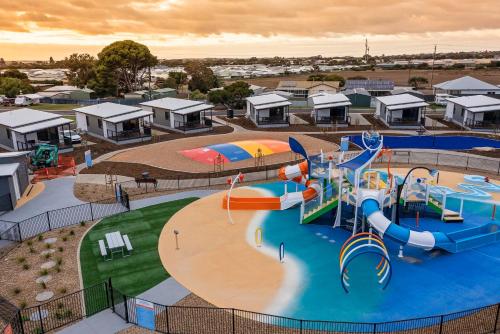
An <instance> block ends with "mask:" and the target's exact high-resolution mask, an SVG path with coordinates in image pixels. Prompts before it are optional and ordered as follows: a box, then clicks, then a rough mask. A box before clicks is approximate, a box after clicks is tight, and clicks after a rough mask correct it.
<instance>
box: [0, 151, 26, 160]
mask: <svg viewBox="0 0 500 334" xmlns="http://www.w3.org/2000/svg"><path fill="white" fill-rule="evenodd" d="M28 154H30V152H29V151H16V152H3V153H0V159H2V158H12V157H20V156H22V155H28Z"/></svg>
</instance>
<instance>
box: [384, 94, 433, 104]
mask: <svg viewBox="0 0 500 334" xmlns="http://www.w3.org/2000/svg"><path fill="white" fill-rule="evenodd" d="M377 100H379V101H380V102H382V103H383V104H385V105H386V106H394V105H402V104H410V103H424V104H423V105H422V106H428V104H427V103H425V101H424V100H423V99H421V98H419V97H416V96H414V95H411V94H398V95H388V96H380V97H377Z"/></svg>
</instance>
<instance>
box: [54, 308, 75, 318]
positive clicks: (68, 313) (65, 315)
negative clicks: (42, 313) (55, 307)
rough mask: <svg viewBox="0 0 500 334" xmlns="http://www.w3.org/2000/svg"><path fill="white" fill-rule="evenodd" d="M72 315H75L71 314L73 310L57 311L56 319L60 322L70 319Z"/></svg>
mask: <svg viewBox="0 0 500 334" xmlns="http://www.w3.org/2000/svg"><path fill="white" fill-rule="evenodd" d="M72 315H73V312H71V310H60V311H56V319H58V320H61V319H65V318H70V317H71V316H72Z"/></svg>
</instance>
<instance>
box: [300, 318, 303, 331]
mask: <svg viewBox="0 0 500 334" xmlns="http://www.w3.org/2000/svg"><path fill="white" fill-rule="evenodd" d="M302 321H303V320H302V319H300V334H302Z"/></svg>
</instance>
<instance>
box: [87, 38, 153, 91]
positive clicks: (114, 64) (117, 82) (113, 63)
mask: <svg viewBox="0 0 500 334" xmlns="http://www.w3.org/2000/svg"><path fill="white" fill-rule="evenodd" d="M98 58H99V60H98V61H97V66H96V79H97V81H101V82H100V83H99V84H98V86H99V87H100V89H101V90H102V92H105V91H107V92H110V91H113V90H115V92H116V93H119V92H124V93H127V92H131V91H136V90H138V89H140V88H141V87H142V84H143V83H144V77H145V75H146V74H147V72H148V71H147V70H148V69H150V68H151V67H153V66H155V65H156V64H157V63H158V59H157V58H156V57H155V56H153V55H152V54H151V52H150V51H149V49H148V47H147V46H145V45H143V44H140V43H137V42H134V41H131V40H125V41H119V42H114V43H112V44H110V45H108V46H106V47H105V48H104V49H102V51H101V52H100V53H99V54H98ZM106 75H111V78H108V79H106V77H105V76H106ZM116 90H118V91H116Z"/></svg>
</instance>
